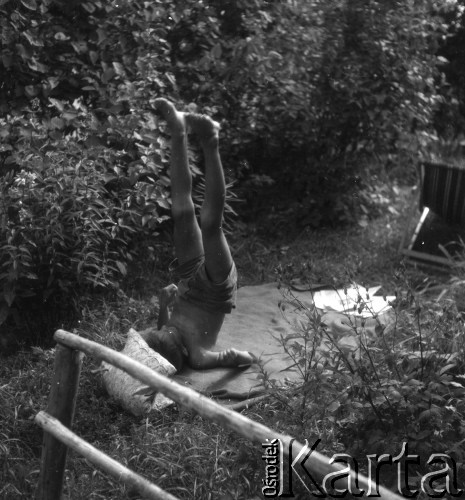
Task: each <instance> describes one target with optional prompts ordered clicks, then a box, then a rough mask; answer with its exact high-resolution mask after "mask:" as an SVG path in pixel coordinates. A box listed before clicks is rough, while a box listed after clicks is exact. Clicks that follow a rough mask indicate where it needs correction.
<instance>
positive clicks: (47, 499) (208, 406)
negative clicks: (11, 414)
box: [35, 330, 401, 500]
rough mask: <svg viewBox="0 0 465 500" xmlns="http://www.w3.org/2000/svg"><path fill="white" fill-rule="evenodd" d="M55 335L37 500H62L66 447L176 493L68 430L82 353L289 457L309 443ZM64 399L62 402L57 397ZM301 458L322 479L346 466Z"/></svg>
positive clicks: (111, 354)
mask: <svg viewBox="0 0 465 500" xmlns="http://www.w3.org/2000/svg"><path fill="white" fill-rule="evenodd" d="M54 339H55V340H56V342H57V343H58V347H57V353H56V359H55V374H54V380H53V382H52V390H51V393H50V400H49V405H48V411H47V413H44V412H40V413H39V414H38V415H37V416H36V419H35V421H36V423H37V424H38V425H40V426H41V427H42V428H43V429H44V430H45V431H46V432H45V433H44V446H43V453H42V464H41V475H40V479H39V485H38V488H37V495H36V499H37V500H60V498H61V492H62V488H63V477H64V468H65V461H66V448H67V447H71V448H73V449H75V450H76V451H78V452H79V453H80V454H82V455H83V456H84V457H86V458H88V459H89V460H90V461H92V462H93V463H94V464H96V465H98V466H100V467H102V468H103V469H104V470H106V471H107V472H109V473H110V474H113V475H115V476H116V477H119V478H120V479H121V480H122V481H124V482H127V483H130V484H131V485H132V486H134V487H135V488H136V489H137V490H138V491H139V493H140V494H141V495H142V496H144V498H149V499H168V498H170V499H171V498H174V497H173V496H172V495H170V494H169V493H166V492H164V491H163V490H161V489H160V488H158V487H156V486H155V485H153V484H151V483H149V482H148V481H147V480H145V479H144V478H142V477H141V476H138V475H137V474H135V473H133V472H132V471H129V470H128V469H126V468H124V467H123V466H122V465H121V464H119V466H118V465H116V464H117V463H118V462H115V461H114V460H113V459H110V457H107V456H106V455H105V454H103V453H102V452H100V451H99V450H96V449H95V448H93V447H92V446H90V445H89V444H88V443H86V444H84V443H85V441H83V440H81V439H80V438H78V437H77V436H76V435H75V434H73V433H72V432H71V431H69V429H67V428H68V427H71V424H72V418H73V414H74V407H75V401H76V393H77V384H78V380H79V373H80V363H81V359H82V357H81V356H82V355H81V353H82V352H84V353H86V354H88V355H90V356H92V357H94V358H97V359H98V360H104V361H106V362H107V363H111V364H113V365H114V366H116V367H117V368H120V369H122V370H124V371H126V372H127V373H128V374H129V375H131V376H132V377H134V378H136V379H138V380H140V381H142V382H144V383H145V384H147V385H148V386H150V387H152V388H153V389H155V390H157V391H159V392H161V393H163V394H164V395H165V396H167V397H169V398H170V399H172V400H173V401H175V402H176V403H178V404H180V405H182V406H184V407H187V408H190V409H192V410H194V411H195V412H197V413H198V414H199V415H201V416H203V417H205V418H208V419H210V420H212V421H213V422H215V423H217V424H219V425H221V426H222V427H224V428H227V429H231V430H233V431H235V432H237V433H238V434H240V435H241V436H244V437H245V438H247V439H249V440H251V441H253V442H255V443H260V444H261V443H265V442H266V441H267V440H270V441H271V440H273V439H279V440H280V441H281V443H282V445H283V451H284V454H285V455H287V456H289V452H290V451H291V452H292V457H298V456H299V454H300V453H301V451H302V450H303V449H304V447H305V446H304V444H302V443H299V442H298V441H296V440H294V439H293V438H291V436H288V435H285V434H280V433H277V432H275V431H273V430H272V429H270V428H268V427H266V426H264V425H262V424H259V423H258V422H255V421H253V420H251V419H249V418H247V417H245V416H244V415H242V414H240V413H237V412H235V411H233V410H231V409H228V408H226V407H224V406H222V405H220V404H218V403H216V402H215V401H213V400H211V399H210V398H208V397H206V396H203V395H201V394H199V393H198V392H196V391H194V390H193V389H190V388H188V387H183V386H181V385H180V384H178V383H176V382H174V381H173V380H171V379H169V378H167V377H165V376H164V375H161V374H159V373H157V372H155V371H153V370H151V369H150V368H148V367H146V366H144V365H143V364H141V363H139V362H137V361H135V360H133V359H131V358H129V357H127V356H125V355H124V354H121V353H119V352H116V351H114V350H113V349H110V348H108V347H105V346H102V345H100V344H98V343H96V342H92V341H90V340H86V339H83V338H81V337H79V336H77V335H74V334H72V333H68V332H66V331H64V330H58V331H57V332H56V333H55V335H54ZM71 359H73V360H79V361H75V362H74V363H71V362H69V360H71ZM65 393H66V395H65ZM63 395H65V400H66V401H65V400H64V399H63V400H61V398H62V396H63ZM59 399H60V401H58V400H59ZM60 422H61V423H60ZM63 449H64V451H63ZM301 461H302V462H303V461H305V468H306V469H307V470H309V471H311V472H312V474H314V476H315V478H316V479H319V480H321V479H322V478H324V477H325V476H327V475H328V474H329V473H331V472H333V473H334V472H337V471H340V470H342V469H343V467H342V465H339V464H334V463H331V462H330V459H329V458H328V457H326V456H325V455H322V454H321V453H319V452H317V451H316V450H315V451H313V452H312V453H311V455H310V456H309V457H307V456H306V455H302V458H301ZM119 467H120V468H119ZM352 474H353V477H352V481H354V482H353V483H352V484H358V486H359V487H360V488H362V489H364V490H365V492H367V491H372V492H373V491H379V495H380V498H383V499H386V500H400V499H401V497H400V496H399V495H396V494H395V493H393V492H392V491H390V490H388V489H386V488H384V487H382V486H377V485H376V484H374V483H372V482H371V480H370V479H369V478H367V477H366V476H363V475H362V474H358V475H357V476H355V472H353V471H352ZM355 481H356V482H355ZM342 483H343V480H342V479H341V480H338V485H339V486H340V487H343V486H344V485H343V484H342ZM149 485H150V486H149ZM348 485H349V481H348V480H347V481H346V486H348ZM157 495H158V496H157ZM163 495H165V496H163Z"/></svg>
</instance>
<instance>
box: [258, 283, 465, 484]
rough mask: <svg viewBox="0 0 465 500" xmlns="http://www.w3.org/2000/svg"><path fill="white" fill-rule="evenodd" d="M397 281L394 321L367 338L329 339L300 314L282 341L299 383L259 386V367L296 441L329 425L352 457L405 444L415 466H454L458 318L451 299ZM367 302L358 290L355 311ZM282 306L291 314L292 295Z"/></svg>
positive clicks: (463, 411) (462, 431)
mask: <svg viewBox="0 0 465 500" xmlns="http://www.w3.org/2000/svg"><path fill="white" fill-rule="evenodd" d="M398 278H399V289H398V290H397V292H396V297H397V298H396V303H395V305H394V312H393V315H392V317H391V318H390V322H389V324H388V326H385V325H383V324H381V323H380V322H378V326H377V327H376V335H375V336H374V337H370V336H369V335H367V332H366V330H365V328H364V327H363V324H362V326H357V325H356V324H355V323H353V324H352V333H351V334H349V335H347V336H344V337H343V338H342V339H341V338H337V337H336V336H335V335H333V334H332V333H331V332H329V331H328V329H327V327H326V326H325V325H324V324H323V323H322V318H321V313H320V312H319V311H318V310H317V309H306V308H305V307H304V306H301V310H302V317H303V318H304V321H303V322H302V327H301V328H299V329H296V330H295V333H293V334H291V335H288V336H287V337H282V338H281V343H282V345H283V347H284V348H285V350H286V352H287V353H288V354H289V356H290V357H291V358H292V360H293V366H292V367H291V369H293V370H295V371H298V372H299V373H300V375H301V378H300V381H299V383H298V384H297V386H296V387H293V388H290V389H289V388H288V389H284V388H282V387H278V386H276V384H275V383H273V381H272V380H269V378H267V376H266V367H264V369H265V371H264V374H263V377H264V379H265V380H266V381H268V384H269V385H270V387H271V388H272V390H273V391H274V392H275V394H276V395H277V397H278V398H280V399H283V400H285V401H286V402H287V405H288V406H290V407H291V408H292V411H291V412H290V413H291V414H293V415H294V417H295V419H296V420H299V421H300V425H301V426H302V430H303V431H304V432H305V430H306V429H308V432H311V429H315V428H320V429H322V428H324V427H325V426H326V427H327V426H330V427H331V428H332V429H333V432H336V433H337V436H336V437H335V439H339V440H340V442H342V444H343V446H344V449H345V450H346V452H348V453H351V454H352V456H358V454H360V453H366V452H367V451H369V453H376V454H383V453H391V454H392V456H394V455H396V451H398V450H400V449H401V446H400V445H401V443H402V442H403V441H408V443H409V449H410V450H411V451H412V452H413V453H417V454H419V455H420V457H423V461H422V463H423V464H424V463H425V459H427V458H428V457H429V456H430V455H431V454H432V453H439V452H443V453H447V454H449V455H450V456H451V457H452V458H453V459H454V460H456V462H457V463H458V464H461V463H463V460H464V455H463V450H462V449H461V447H460V445H457V443H460V442H461V441H462V440H463V439H464V438H465V405H464V404H463V400H464V396H465V384H464V380H463V379H464V377H463V372H464V369H465V356H464V352H465V351H464V347H465V346H464V336H463V317H462V316H461V315H460V314H458V311H457V307H456V303H455V301H454V300H452V299H450V298H449V299H445V300H444V301H443V302H442V303H438V302H436V301H428V300H421V299H420V296H419V295H418V294H417V293H415V292H414V290H413V289H412V287H411V286H410V285H409V284H408V281H404V278H405V277H404V276H403V274H402V273H400V274H399V276H398ZM365 295H366V291H365V290H364V289H363V288H360V289H359V298H358V304H357V309H358V311H359V312H360V311H361V310H363V309H365V310H369V309H367V308H369V306H368V305H367V302H366V299H365ZM287 300H291V301H292V304H293V305H295V302H296V301H295V298H294V297H293V295H292V292H290V291H287V292H285V294H284V303H286V302H287ZM373 318H374V319H377V316H376V315H375V314H373ZM288 413H289V412H288ZM324 423H326V424H324ZM418 472H420V474H421V470H420V469H419V471H418ZM424 473H425V471H423V474H424ZM459 473H460V474H462V473H463V470H462V469H461V470H460V471H459ZM390 479H392V478H390ZM412 479H413V478H412ZM394 487H395V486H394Z"/></svg>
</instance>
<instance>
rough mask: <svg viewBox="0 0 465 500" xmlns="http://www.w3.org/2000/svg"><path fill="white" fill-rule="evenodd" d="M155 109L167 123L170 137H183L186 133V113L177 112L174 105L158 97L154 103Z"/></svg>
mask: <svg viewBox="0 0 465 500" xmlns="http://www.w3.org/2000/svg"><path fill="white" fill-rule="evenodd" d="M154 105H155V109H156V110H157V111H158V112H160V113H161V115H162V116H163V118H164V119H165V120H166V122H167V123H168V127H169V130H170V132H171V134H172V135H183V134H185V133H186V113H182V112H181V111H178V110H177V109H176V108H175V107H174V104H173V103H171V102H170V101H168V100H166V99H164V98H163V97H160V98H159V99H155V101H154Z"/></svg>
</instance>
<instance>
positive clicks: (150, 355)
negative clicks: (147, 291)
mask: <svg viewBox="0 0 465 500" xmlns="http://www.w3.org/2000/svg"><path fill="white" fill-rule="evenodd" d="M121 352H122V353H123V354H125V355H126V356H129V357H130V358H132V359H135V360H136V361H139V363H142V364H143V365H145V366H148V367H149V368H151V369H152V370H154V371H156V372H158V373H161V374H162V375H165V376H167V377H169V376H171V375H174V374H175V373H176V368H175V367H174V366H173V365H172V364H171V363H170V362H169V361H168V360H166V359H165V358H164V357H163V356H162V355H161V354H159V353H158V352H156V351H154V350H153V349H151V348H150V347H149V346H148V344H147V342H146V341H145V340H144V339H143V338H142V337H141V336H140V334H139V333H138V332H136V330H133V329H132V328H131V329H130V330H129V332H128V338H127V340H126V345H125V346H124V349H123V350H122V351H121ZM102 367H103V368H104V371H103V384H104V386H105V388H106V390H107V392H108V394H109V395H110V396H112V397H113V398H114V399H115V400H116V402H117V403H119V404H120V405H121V406H122V407H123V408H124V409H125V410H128V411H129V412H131V413H132V414H133V415H135V416H142V415H147V413H149V412H150V411H151V410H161V409H163V408H166V407H167V406H169V405H172V404H174V403H173V401H172V400H171V399H169V398H167V397H166V396H164V395H163V394H161V393H157V392H156V390H155V389H152V388H151V387H149V386H148V385H147V384H144V383H143V382H140V381H139V380H136V379H135V378H133V377H131V375H129V374H128V373H126V372H125V371H123V370H120V369H119V368H116V367H115V366H113V365H111V364H109V363H106V362H105V361H103V362H102Z"/></svg>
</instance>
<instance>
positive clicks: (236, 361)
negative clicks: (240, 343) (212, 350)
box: [218, 349, 256, 368]
mask: <svg viewBox="0 0 465 500" xmlns="http://www.w3.org/2000/svg"><path fill="white" fill-rule="evenodd" d="M255 361H256V358H255V356H254V355H253V354H252V353H250V352H247V351H238V350H237V349H226V350H225V351H221V352H220V353H219V354H218V366H224V367H229V368H232V367H242V366H250V365H251V364H252V363H254V362H255Z"/></svg>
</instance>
